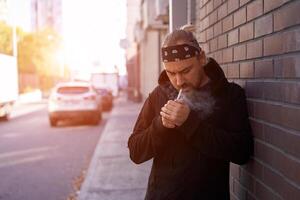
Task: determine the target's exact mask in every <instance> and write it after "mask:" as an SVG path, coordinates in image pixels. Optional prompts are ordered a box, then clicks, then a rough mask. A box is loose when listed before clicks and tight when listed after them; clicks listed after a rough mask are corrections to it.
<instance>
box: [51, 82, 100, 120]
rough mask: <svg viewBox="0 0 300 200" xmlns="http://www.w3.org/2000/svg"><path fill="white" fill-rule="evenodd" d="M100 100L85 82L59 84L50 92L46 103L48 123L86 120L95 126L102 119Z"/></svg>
mask: <svg viewBox="0 0 300 200" xmlns="http://www.w3.org/2000/svg"><path fill="white" fill-rule="evenodd" d="M99 101H101V99H100V98H99V97H98V96H97V94H96V92H95V91H94V90H93V88H92V87H91V85H90V84H89V83H87V82H66V83H59V84H58V85H57V86H56V87H55V88H54V89H53V90H52V92H51V94H50V97H49V103H48V113H49V121H50V125H51V126H56V125H57V122H58V121H59V120H64V119H68V120H72V119H74V118H76V119H84V120H85V119H87V120H88V122H89V123H91V124H94V125H97V124H98V123H99V121H100V120H101V118H102V109H101V107H99V105H101V102H99Z"/></svg>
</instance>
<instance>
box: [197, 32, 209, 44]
mask: <svg viewBox="0 0 300 200" xmlns="http://www.w3.org/2000/svg"><path fill="white" fill-rule="evenodd" d="M206 32H207V31H202V32H201V33H199V34H198V35H199V38H198V41H199V42H200V43H202V42H206Z"/></svg>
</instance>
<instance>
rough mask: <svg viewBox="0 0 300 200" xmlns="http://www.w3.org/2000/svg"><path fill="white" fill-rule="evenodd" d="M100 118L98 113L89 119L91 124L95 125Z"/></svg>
mask: <svg viewBox="0 0 300 200" xmlns="http://www.w3.org/2000/svg"><path fill="white" fill-rule="evenodd" d="M100 120H101V116H100V115H99V114H98V115H95V116H93V117H92V119H91V124H92V125H94V126H97V125H98V124H99V121H100Z"/></svg>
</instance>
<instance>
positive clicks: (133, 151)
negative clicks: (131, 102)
mask: <svg viewBox="0 0 300 200" xmlns="http://www.w3.org/2000/svg"><path fill="white" fill-rule="evenodd" d="M154 106H155V104H154V103H152V97H151V94H150V95H149V97H148V98H147V99H146V101H145V103H144V105H143V107H142V110H141V111H140V114H139V116H138V119H137V121H136V123H135V126H134V129H133V133H132V134H131V136H130V137H129V139H128V148H129V153H130V158H131V160H132V161H133V162H134V163H136V164H139V163H143V162H145V161H147V160H149V159H151V158H153V157H154V156H155V155H156V154H157V153H158V152H159V151H160V149H161V148H162V147H163V145H162V144H163V142H164V135H165V134H166V132H168V131H169V130H170V129H168V128H165V127H164V126H163V125H162V121H161V117H160V116H159V115H156V114H155V107H154Z"/></svg>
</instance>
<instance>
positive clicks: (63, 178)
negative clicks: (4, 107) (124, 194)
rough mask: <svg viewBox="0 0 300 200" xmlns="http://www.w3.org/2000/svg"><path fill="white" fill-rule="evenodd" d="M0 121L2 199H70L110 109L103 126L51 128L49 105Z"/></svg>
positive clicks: (0, 189) (0, 196)
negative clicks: (47, 107)
mask: <svg viewBox="0 0 300 200" xmlns="http://www.w3.org/2000/svg"><path fill="white" fill-rule="evenodd" d="M39 106H40V109H39V110H35V111H34V112H32V113H28V114H24V115H21V116H17V117H12V119H10V120H9V121H1V122H0V177H1V181H0V199H1V200H2V199H3V200H4V199H5V200H20V199H22V200H41V199H43V200H66V199H67V198H68V196H69V195H70V194H72V193H74V192H76V191H74V186H73V184H74V182H75V181H76V180H77V179H78V177H79V176H80V175H81V174H82V172H83V171H85V170H87V168H88V166H89V163H90V160H91V157H92V155H93V152H94V150H95V147H96V145H97V142H98V140H99V137H100V136H101V132H102V131H103V128H104V126H105V123H106V121H107V118H108V116H109V113H108V114H107V113H104V114H103V119H102V121H101V123H100V124H99V125H98V126H91V125H85V124H83V123H81V124H77V123H76V124H75V123H73V122H63V123H61V124H60V125H59V126H58V127H55V128H51V127H50V125H49V121H48V115H47V110H46V104H45V103H44V104H42V105H39Z"/></svg>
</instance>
